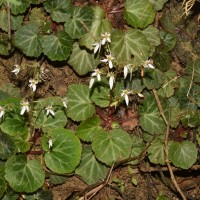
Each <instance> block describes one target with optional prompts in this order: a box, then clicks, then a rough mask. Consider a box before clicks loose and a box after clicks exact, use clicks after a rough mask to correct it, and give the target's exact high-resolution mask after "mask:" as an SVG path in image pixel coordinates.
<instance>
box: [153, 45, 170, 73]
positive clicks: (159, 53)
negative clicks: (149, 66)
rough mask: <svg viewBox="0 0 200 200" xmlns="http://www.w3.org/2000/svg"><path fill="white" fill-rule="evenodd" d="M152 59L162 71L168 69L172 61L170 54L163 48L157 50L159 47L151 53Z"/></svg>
mask: <svg viewBox="0 0 200 200" xmlns="http://www.w3.org/2000/svg"><path fill="white" fill-rule="evenodd" d="M153 60H154V63H155V65H156V66H157V67H158V68H159V69H160V70H161V71H163V72H166V71H167V70H169V68H170V65H171V61H172V59H171V57H170V54H169V53H168V52H167V51H165V50H159V48H158V49H157V50H156V52H155V53H154V54H153Z"/></svg>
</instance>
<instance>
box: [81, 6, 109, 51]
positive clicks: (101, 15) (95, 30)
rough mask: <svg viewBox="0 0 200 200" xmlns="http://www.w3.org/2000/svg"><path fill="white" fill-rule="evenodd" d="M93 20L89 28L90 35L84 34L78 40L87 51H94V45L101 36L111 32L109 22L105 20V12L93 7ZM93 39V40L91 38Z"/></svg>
mask: <svg viewBox="0 0 200 200" xmlns="http://www.w3.org/2000/svg"><path fill="white" fill-rule="evenodd" d="M93 11H94V20H93V22H92V26H91V28H90V33H86V34H85V35H84V36H83V37H82V38H81V39H80V40H79V44H80V45H81V46H86V47H87V48H88V49H90V50H92V49H94V46H92V44H94V43H95V42H97V41H100V40H101V34H102V33H105V32H111V24H110V21H109V20H108V19H107V18H106V15H105V12H104V10H103V9H102V8H100V7H98V6H95V7H93ZM92 36H93V37H94V38H95V39H94V38H93V37H92Z"/></svg>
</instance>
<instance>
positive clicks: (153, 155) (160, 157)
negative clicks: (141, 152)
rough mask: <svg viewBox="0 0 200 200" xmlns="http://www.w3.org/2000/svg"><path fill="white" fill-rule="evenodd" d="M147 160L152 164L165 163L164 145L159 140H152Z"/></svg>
mask: <svg viewBox="0 0 200 200" xmlns="http://www.w3.org/2000/svg"><path fill="white" fill-rule="evenodd" d="M147 152H148V153H149V156H148V158H149V160H150V161H151V162H152V163H154V164H161V165H164V164H165V145H164V143H162V142H161V141H154V142H152V143H151V146H150V147H149V148H148V150H147Z"/></svg>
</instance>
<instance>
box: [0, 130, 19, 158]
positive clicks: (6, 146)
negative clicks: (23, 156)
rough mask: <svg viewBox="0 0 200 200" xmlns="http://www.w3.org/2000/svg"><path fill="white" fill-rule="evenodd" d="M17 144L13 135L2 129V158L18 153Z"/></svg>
mask: <svg viewBox="0 0 200 200" xmlns="http://www.w3.org/2000/svg"><path fill="white" fill-rule="evenodd" d="M16 151H17V149H16V145H15V142H14V140H13V138H12V137H10V136H9V135H7V134H5V133H3V132H1V131H0V159H2V160H5V159H8V158H10V157H11V156H13V155H14V154H15V153H16Z"/></svg>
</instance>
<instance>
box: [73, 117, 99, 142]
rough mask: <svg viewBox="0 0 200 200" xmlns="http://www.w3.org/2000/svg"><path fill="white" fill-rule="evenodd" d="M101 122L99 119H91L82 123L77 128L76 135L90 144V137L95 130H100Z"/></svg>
mask: <svg viewBox="0 0 200 200" xmlns="http://www.w3.org/2000/svg"><path fill="white" fill-rule="evenodd" d="M100 124H101V120H100V118H99V117H96V116H95V117H92V118H89V119H86V120H85V121H82V122H81V124H80V125H79V126H78V128H77V131H76V135H77V136H78V137H79V138H80V139H81V140H83V141H85V142H91V140H92V137H93V136H94V134H95V133H96V131H97V130H99V129H101V126H100Z"/></svg>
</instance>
